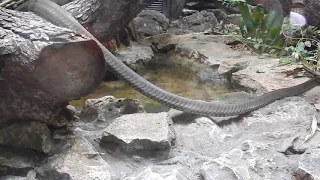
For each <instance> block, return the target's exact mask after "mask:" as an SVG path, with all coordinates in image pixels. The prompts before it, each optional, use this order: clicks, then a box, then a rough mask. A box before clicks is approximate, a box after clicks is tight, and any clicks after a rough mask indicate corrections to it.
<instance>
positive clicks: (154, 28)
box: [132, 10, 169, 37]
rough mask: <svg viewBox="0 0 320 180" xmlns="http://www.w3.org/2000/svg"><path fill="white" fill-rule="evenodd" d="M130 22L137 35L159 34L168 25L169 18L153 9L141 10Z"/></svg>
mask: <svg viewBox="0 0 320 180" xmlns="http://www.w3.org/2000/svg"><path fill="white" fill-rule="evenodd" d="M132 22H133V24H134V26H135V29H136V32H137V35H138V36H139V37H143V36H153V35H157V34H161V33H163V32H165V31H166V30H167V29H168V27H169V20H168V19H167V18H166V17H165V16H164V15H163V14H161V13H159V12H157V11H154V10H142V11H141V12H140V13H139V14H138V16H137V17H135V18H134V19H133V20H132Z"/></svg>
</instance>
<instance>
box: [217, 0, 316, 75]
mask: <svg viewBox="0 0 320 180" xmlns="http://www.w3.org/2000/svg"><path fill="white" fill-rule="evenodd" d="M219 1H220V2H222V4H224V5H226V6H233V7H238V8H239V11H240V15H241V17H240V18H239V19H238V26H239V28H240V32H241V36H242V38H236V37H234V36H233V37H234V39H235V40H237V41H240V42H242V43H243V44H245V45H246V46H248V47H249V48H250V49H251V50H252V51H253V52H256V53H259V54H262V53H272V54H275V55H276V56H278V57H281V58H280V64H281V65H284V64H292V63H297V62H298V61H305V62H306V61H307V62H308V63H309V64H312V65H313V66H314V67H315V69H318V70H319V69H320V41H319V38H315V37H320V31H319V30H318V31H316V30H315V29H312V28H311V29H308V28H304V29H303V28H301V27H297V26H291V25H288V24H284V16H283V14H282V13H278V12H276V11H270V12H269V13H268V14H265V10H264V8H263V6H261V5H257V6H255V7H253V6H251V5H249V4H247V3H246V1H243V0H219ZM285 32H294V33H295V34H294V33H293V34H291V35H290V36H286V35H285ZM297 36H298V38H294V37H297Z"/></svg>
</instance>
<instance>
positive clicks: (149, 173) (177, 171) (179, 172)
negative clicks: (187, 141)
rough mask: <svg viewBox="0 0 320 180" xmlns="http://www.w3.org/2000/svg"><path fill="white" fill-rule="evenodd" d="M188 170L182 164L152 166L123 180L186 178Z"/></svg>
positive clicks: (179, 179) (182, 179) (183, 179)
mask: <svg viewBox="0 0 320 180" xmlns="http://www.w3.org/2000/svg"><path fill="white" fill-rule="evenodd" d="M189 178H190V176H188V172H187V170H186V169H183V167H181V166H177V165H176V166H175V165H172V166H151V167H147V168H143V169H142V170H138V171H137V172H135V173H133V174H131V175H130V176H128V177H126V178H124V179H123V180H136V179H150V180H151V179H159V180H160V179H163V180H164V179H168V180H169V179H174V180H185V179H189Z"/></svg>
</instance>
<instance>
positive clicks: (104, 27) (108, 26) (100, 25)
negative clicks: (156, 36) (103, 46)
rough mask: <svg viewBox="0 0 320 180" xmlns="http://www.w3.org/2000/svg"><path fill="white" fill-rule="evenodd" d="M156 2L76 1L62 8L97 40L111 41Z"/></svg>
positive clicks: (148, 0)
mask: <svg viewBox="0 0 320 180" xmlns="http://www.w3.org/2000/svg"><path fill="white" fill-rule="evenodd" d="M153 1H154V0H117V1H115V0H75V1H72V2H70V3H68V4H65V5H63V6H62V7H63V8H65V9H66V10H68V11H69V12H71V13H72V15H73V16H74V17H76V18H77V20H78V21H79V22H80V23H81V24H82V25H83V26H85V27H86V28H87V29H88V30H89V32H91V33H92V34H93V35H94V36H95V37H96V38H97V39H99V40H101V41H109V40H111V39H112V38H113V37H115V35H116V33H117V29H123V28H125V27H126V26H127V24H128V23H129V22H130V21H131V20H132V19H133V18H135V17H136V16H137V15H138V14H139V13H140V12H141V10H143V9H144V8H146V7H148V6H149V5H150V4H151V3H152V2H153Z"/></svg>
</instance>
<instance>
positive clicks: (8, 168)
mask: <svg viewBox="0 0 320 180" xmlns="http://www.w3.org/2000/svg"><path fill="white" fill-rule="evenodd" d="M45 158H46V156H45V155H44V154H43V153H40V152H36V151H33V150H31V149H18V148H10V147H1V148H0V167H1V168H0V177H2V176H5V175H6V176H21V177H25V176H27V173H28V172H29V171H30V170H32V169H33V168H35V167H36V166H38V165H39V164H41V162H42V161H43V160H45ZM17 178H18V179H19V178H20V177H17ZM0 179H1V178H0ZM8 179H10V178H8ZM12 179H14V178H13V177H12Z"/></svg>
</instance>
